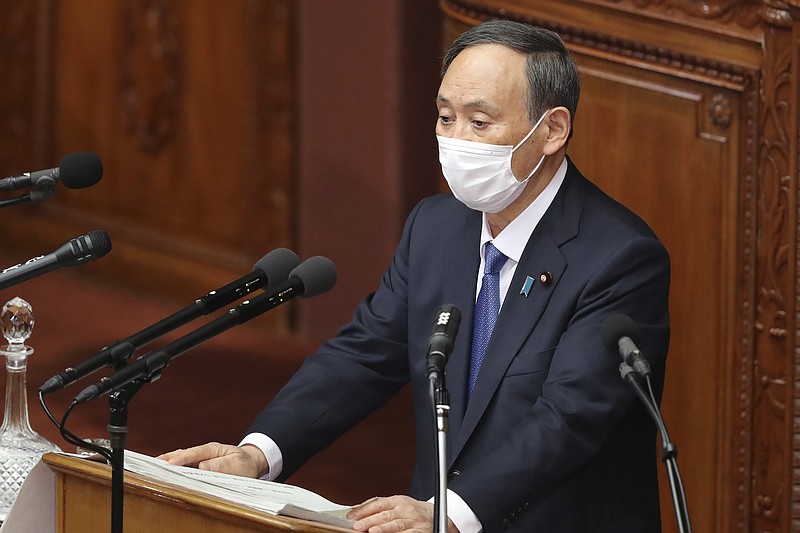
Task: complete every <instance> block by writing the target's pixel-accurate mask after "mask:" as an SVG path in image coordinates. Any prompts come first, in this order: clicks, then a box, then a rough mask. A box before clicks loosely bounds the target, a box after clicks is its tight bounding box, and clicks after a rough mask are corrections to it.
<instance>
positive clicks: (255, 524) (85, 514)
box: [44, 454, 348, 533]
mask: <svg viewBox="0 0 800 533" xmlns="http://www.w3.org/2000/svg"><path fill="white" fill-rule="evenodd" d="M44 461H45V462H46V463H47V465H48V466H49V467H50V469H51V470H53V471H54V472H55V485H56V486H55V505H56V513H55V514H56V531H57V532H58V533H84V532H86V531H104V530H108V528H109V526H110V524H111V498H112V496H111V489H110V484H111V469H110V467H108V466H107V465H105V464H98V463H93V462H90V461H85V460H82V459H76V458H73V457H65V456H61V455H56V454H47V455H45V456H44ZM123 507H124V511H123V522H124V524H123V526H124V529H125V531H126V532H127V533H172V532H175V531H203V532H206V533H253V532H256V531H262V532H276V533H277V532H281V531H294V532H298V533H299V532H307V533H326V532H331V533H335V532H337V531H338V532H345V531H348V530H346V529H342V528H339V527H334V526H328V525H325V524H322V523H319V522H309V521H307V520H300V519H295V518H290V517H278V516H273V515H269V514H267V513H264V512H261V511H257V510H255V509H251V508H248V507H245V506H241V505H236V504H233V503H230V502H227V501H224V500H221V499H218V498H215V497H212V496H208V495H205V494H201V493H199V492H195V491H192V490H189V489H184V488H181V487H177V486H173V485H169V484H162V483H157V482H155V481H153V480H151V479H149V478H146V477H144V476H140V475H137V474H133V473H130V472H126V473H125V480H124V497H123Z"/></svg>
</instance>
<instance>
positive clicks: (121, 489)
mask: <svg viewBox="0 0 800 533" xmlns="http://www.w3.org/2000/svg"><path fill="white" fill-rule="evenodd" d="M160 376H161V374H160V372H157V373H156V374H155V375H154V376H149V377H147V378H145V379H137V380H135V381H132V382H131V383H128V384H127V385H125V386H123V387H120V388H119V389H117V390H115V391H114V392H112V393H111V394H110V395H109V397H108V403H109V407H110V409H109V421H108V432H109V436H110V440H111V533H122V527H123V520H122V519H123V507H124V497H125V484H124V481H125V441H126V439H127V435H128V403H129V402H130V401H131V400H132V399H133V397H134V395H135V394H136V393H137V392H139V390H140V389H141V388H142V387H144V385H145V384H147V383H150V382H151V381H155V380H156V379H158V378H159V377H160Z"/></svg>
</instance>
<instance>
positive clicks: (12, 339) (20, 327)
mask: <svg viewBox="0 0 800 533" xmlns="http://www.w3.org/2000/svg"><path fill="white" fill-rule="evenodd" d="M0 320H1V321H2V323H0V327H2V329H3V336H4V337H5V338H6V340H7V341H8V345H9V346H8V348H7V349H8V350H9V351H22V350H25V349H26V346H25V341H26V340H27V339H28V337H30V336H31V332H32V331H33V324H34V322H35V321H34V319H33V308H32V307H31V304H29V303H28V302H26V301H25V300H23V299H22V298H20V297H19V296H17V297H16V298H14V299H12V300H9V301H7V302H6V304H5V305H4V306H3V312H2V315H0Z"/></svg>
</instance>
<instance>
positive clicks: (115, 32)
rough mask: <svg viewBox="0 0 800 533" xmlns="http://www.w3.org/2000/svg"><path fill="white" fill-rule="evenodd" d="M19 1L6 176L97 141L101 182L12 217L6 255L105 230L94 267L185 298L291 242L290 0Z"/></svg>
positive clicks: (11, 53)
mask: <svg viewBox="0 0 800 533" xmlns="http://www.w3.org/2000/svg"><path fill="white" fill-rule="evenodd" d="M7 4H8V5H4V8H3V10H0V21H1V22H2V27H3V28H4V30H3V32H2V36H1V37H0V43H2V45H3V53H2V54H0V67H2V71H3V72H4V73H5V74H6V75H5V76H4V82H3V95H4V98H3V99H2V100H1V101H0V102H1V103H0V106H1V107H0V130H2V131H3V133H4V135H3V139H4V142H3V146H2V148H0V150H1V151H0V165H2V168H1V169H0V171H2V172H4V173H5V174H3V175H10V174H16V173H21V172H23V171H28V170H35V169H37V168H47V167H52V166H56V165H57V164H58V159H59V158H60V157H61V156H62V155H63V154H66V153H69V152H72V151H78V150H91V151H94V152H96V153H97V154H99V155H100V156H101V159H102V160H103V163H104V167H105V175H104V178H103V179H102V180H101V182H100V183H99V184H97V185H96V186H94V187H92V188H90V189H85V190H80V191H70V190H65V189H63V188H59V190H58V192H57V196H58V198H57V200H58V201H48V202H46V203H42V204H40V205H36V206H29V207H26V208H24V209H21V208H15V209H6V210H4V211H3V212H2V213H0V224H2V227H3V246H4V247H5V248H6V249H14V250H16V251H17V252H21V251H28V252H29V253H31V254H32V253H34V252H35V253H42V252H44V251H49V250H50V249H54V248H55V247H56V246H58V245H60V244H61V243H63V242H65V241H66V240H67V239H69V238H71V237H74V236H76V235H79V234H81V233H85V232H86V231H89V230H92V229H98V228H99V229H104V230H106V231H107V232H108V234H109V235H110V236H111V239H112V244H113V248H114V249H113V252H112V253H111V254H109V255H108V256H106V257H104V258H103V259H102V260H99V261H97V262H93V263H92V264H91V265H86V266H85V267H82V269H81V271H82V273H87V274H90V275H99V276H105V277H108V278H111V279H115V280H117V281H121V282H122V283H125V284H129V285H134V286H137V287H142V288H147V289H148V290H151V291H154V292H156V293H158V294H162V295H171V296H174V297H180V298H182V299H183V300H184V301H185V300H186V299H187V298H196V297H198V296H200V295H202V294H204V293H205V292H207V291H208V290H211V289H212V288H214V287H219V286H220V285H221V284H223V283H227V282H228V281H230V280H232V279H235V278H238V277H239V276H241V275H242V274H244V273H246V272H247V271H249V270H250V269H251V268H252V266H253V264H254V263H255V262H256V260H258V259H259V258H260V257H261V256H262V255H263V254H264V253H266V252H267V251H268V250H271V249H273V248H276V247H279V246H290V245H291V244H292V241H293V227H294V220H293V218H292V217H293V209H292V207H293V205H292V203H293V201H294V200H293V198H294V192H293V191H294V184H293V179H294V169H295V162H294V158H295V153H294V150H295V147H294V130H295V124H294V121H295V118H294V117H295V101H294V98H295V87H294V83H295V82H294V56H293V53H294V46H293V38H294V34H293V31H294V18H293V17H294V7H293V2H292V1H291V0H232V1H228V2H216V1H213V0H200V1H193V2H180V1H176V0H130V1H126V2H118V1H116V0H97V1H93V2H85V1H83V0H59V1H58V2H56V1H54V0H37V1H35V2H27V1H23V0H13V1H10V2H8V3H7ZM31 117H33V118H34V119H35V120H31ZM32 165H35V166H32ZM283 314H284V313H282V310H279V312H276V313H271V315H274V317H272V319H273V321H274V322H275V323H276V325H278V326H280V324H283V323H285V321H286V320H285V316H281V315H283ZM279 317H280V318H279Z"/></svg>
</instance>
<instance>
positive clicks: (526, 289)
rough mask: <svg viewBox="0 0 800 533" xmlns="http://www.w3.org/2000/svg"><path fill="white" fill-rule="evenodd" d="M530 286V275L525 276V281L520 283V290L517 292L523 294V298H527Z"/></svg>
mask: <svg viewBox="0 0 800 533" xmlns="http://www.w3.org/2000/svg"><path fill="white" fill-rule="evenodd" d="M531 287H533V278H532V277H530V276H527V277H526V278H525V283H524V284H523V285H522V290H521V291H519V293H520V294H524V295H525V298H527V297H528V294H530V292H531Z"/></svg>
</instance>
